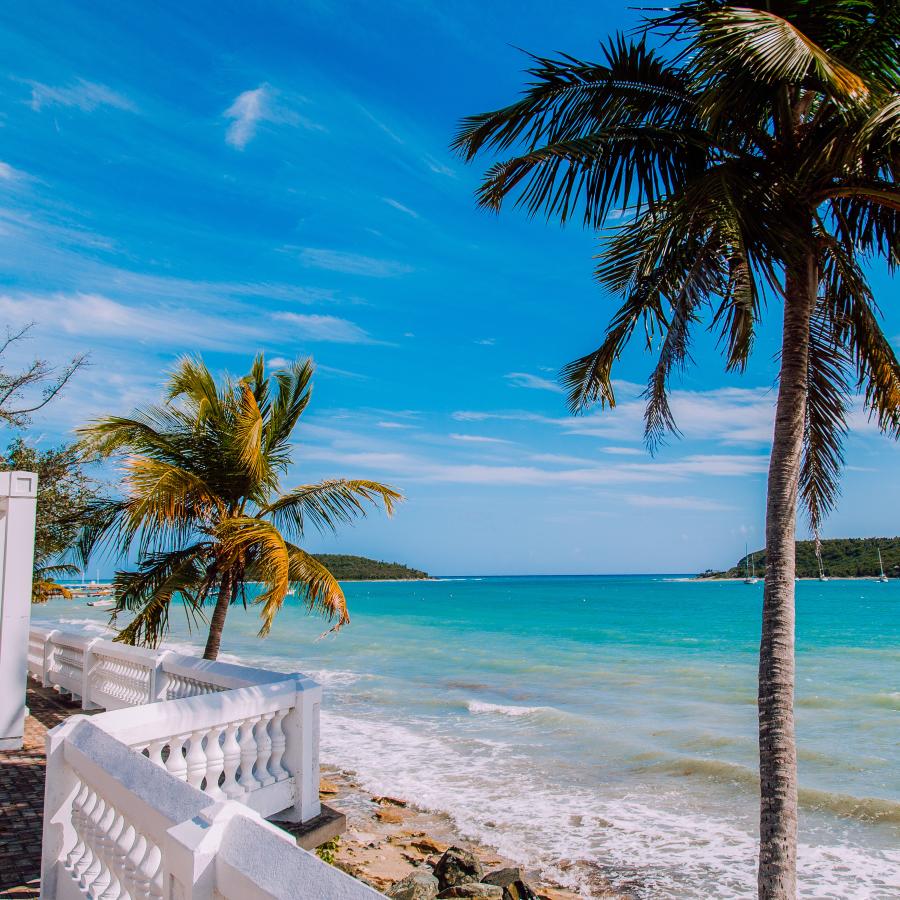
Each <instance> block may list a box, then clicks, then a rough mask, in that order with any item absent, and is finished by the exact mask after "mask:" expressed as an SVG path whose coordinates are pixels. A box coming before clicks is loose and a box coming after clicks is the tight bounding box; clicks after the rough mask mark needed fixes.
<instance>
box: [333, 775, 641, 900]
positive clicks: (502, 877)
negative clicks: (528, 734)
mask: <svg viewBox="0 0 900 900" xmlns="http://www.w3.org/2000/svg"><path fill="white" fill-rule="evenodd" d="M322 770H323V771H322V774H323V778H322V783H321V796H322V801H323V802H324V803H327V804H328V805H329V806H331V807H333V808H334V809H337V810H339V811H340V812H342V813H344V814H345V815H346V816H347V831H346V832H345V833H344V834H343V835H342V836H341V837H340V839H339V840H338V841H336V842H335V844H334V845H333V846H332V847H329V848H328V849H327V850H326V851H325V854H326V857H327V858H328V859H329V861H331V862H333V864H334V865H336V866H338V867H339V868H340V869H343V870H344V871H345V872H347V873H348V874H350V875H353V876H354V877H355V878H359V879H360V880H362V881H364V882H366V883H367V884H369V885H370V886H372V887H373V888H375V889H376V890H378V891H381V892H382V893H385V894H386V895H387V896H388V897H392V898H394V900H433V898H441V900H443V898H483V900H537V898H540V900H581V898H583V897H585V896H586V895H584V894H580V893H576V892H573V891H571V890H568V889H566V888H565V887H563V886H562V885H560V884H557V883H555V882H552V881H547V880H545V879H544V878H543V877H542V875H541V873H540V872H538V871H532V870H526V869H523V868H521V867H519V866H518V865H517V863H516V861H514V860H510V859H507V858H506V857H504V856H502V855H501V854H499V853H497V852H496V850H495V849H493V848H491V847H486V846H483V845H481V844H478V843H476V842H473V841H470V840H468V839H466V838H465V837H464V836H463V835H461V834H459V833H458V832H457V831H456V830H455V828H454V826H453V823H452V822H451V820H450V819H449V817H447V816H443V815H440V814H435V813H429V812H425V811H423V810H420V809H417V808H416V807H415V805H414V804H413V803H411V802H409V801H407V800H406V799H405V798H401V797H378V796H373V795H372V794H371V793H369V792H367V791H365V790H363V788H362V786H361V785H360V784H359V782H358V781H357V780H356V778H355V775H354V773H353V772H347V771H343V770H341V769H339V768H336V767H333V766H323V767H322ZM627 896H628V895H626V894H622V893H620V892H617V891H614V890H613V889H612V888H611V887H609V885H602V884H598V885H597V886H596V888H594V887H592V890H591V893H590V897H592V898H611V900H612V898H620V900H625V898H627Z"/></svg>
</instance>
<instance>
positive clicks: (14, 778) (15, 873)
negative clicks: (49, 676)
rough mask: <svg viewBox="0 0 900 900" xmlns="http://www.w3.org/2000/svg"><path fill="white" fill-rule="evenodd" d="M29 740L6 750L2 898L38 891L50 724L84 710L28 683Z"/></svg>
mask: <svg viewBox="0 0 900 900" xmlns="http://www.w3.org/2000/svg"><path fill="white" fill-rule="evenodd" d="M28 708H29V710H30V711H31V715H30V716H28V718H27V719H26V720H25V746H24V747H23V748H22V749H21V750H3V751H0V898H4V897H16V898H21V897H37V895H38V883H39V879H40V874H41V829H42V819H43V816H42V813H43V808H44V764H45V761H44V739H45V737H46V735H47V729H49V728H53V727H54V725H58V724H59V723H60V722H62V721H63V719H65V718H66V717H67V716H70V715H72V714H73V713H76V712H81V709H80V708H79V706H78V705H76V704H73V703H69V702H68V701H66V700H65V699H64V698H62V697H61V696H60V695H59V694H57V693H56V692H55V691H51V690H48V689H45V688H40V687H34V686H32V685H31V684H30V683H29V686H28Z"/></svg>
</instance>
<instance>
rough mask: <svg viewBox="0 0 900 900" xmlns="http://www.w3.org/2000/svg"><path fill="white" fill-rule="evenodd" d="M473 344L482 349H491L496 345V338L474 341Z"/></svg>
mask: <svg viewBox="0 0 900 900" xmlns="http://www.w3.org/2000/svg"><path fill="white" fill-rule="evenodd" d="M475 343H476V344H480V345H481V346H482V347H493V346H494V345H495V344H496V343H497V338H481V339H480V340H477V341H475ZM507 377H508V376H507Z"/></svg>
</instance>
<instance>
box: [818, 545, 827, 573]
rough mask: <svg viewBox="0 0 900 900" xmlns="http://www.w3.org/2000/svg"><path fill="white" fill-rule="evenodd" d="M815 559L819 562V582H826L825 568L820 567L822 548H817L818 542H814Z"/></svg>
mask: <svg viewBox="0 0 900 900" xmlns="http://www.w3.org/2000/svg"><path fill="white" fill-rule="evenodd" d="M816 559H817V560H818V561H819V581H828V576H827V575H826V574H825V567H824V566H823V565H822V548H821V547H820V546H819V541H818V540H816Z"/></svg>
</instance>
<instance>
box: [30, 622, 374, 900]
mask: <svg viewBox="0 0 900 900" xmlns="http://www.w3.org/2000/svg"><path fill="white" fill-rule="evenodd" d="M28 671H29V673H30V674H31V676H32V677H33V678H35V679H36V680H39V681H40V682H41V683H42V684H44V685H50V686H54V687H56V689H58V690H60V691H62V692H65V693H68V694H71V695H72V696H73V697H75V698H80V700H81V703H82V707H83V708H84V709H98V708H99V709H103V710H105V711H104V712H101V713H99V714H97V715H94V716H91V717H90V718H87V717H84V716H73V717H71V718H69V719H68V720H67V721H66V722H65V723H63V724H62V725H60V726H58V727H57V728H55V729H53V730H52V731H51V732H50V734H49V736H48V747H47V786H46V794H45V808H44V843H43V852H42V855H43V862H42V881H41V896H42V897H44V898H47V900H51V898H61V900H69V898H73V900H74V898H76V897H77V898H84V897H89V898H95V900H138V898H160V900H170V898H172V900H174V898H194V897H196V898H199V897H204V898H212V897H258V898H276V897H285V898H286V897H297V898H309V900H313V898H315V900H332V898H333V900H339V898H340V900H344V898H346V900H356V898H360V900H370V898H375V897H378V896H380V895H379V894H377V893H376V892H375V891H373V890H372V889H371V888H368V887H367V886H365V885H363V884H361V883H360V882H358V881H356V880H354V879H353V878H350V877H349V876H347V875H345V874H344V873H342V872H338V871H337V870H335V869H333V868H332V867H331V866H328V865H327V864H325V863H323V862H321V861H320V860H319V859H318V858H317V857H315V856H312V855H310V854H309V853H307V852H306V851H305V850H301V849H300V848H299V847H298V846H297V845H296V843H295V842H294V840H293V839H292V838H290V837H289V836H288V835H287V833H286V832H283V831H281V830H280V829H278V828H276V827H275V826H273V825H270V824H269V823H268V822H266V821H265V819H264V818H263V817H267V816H275V815H277V816H278V818H279V819H283V820H290V821H295V822H306V821H309V820H310V819H314V818H315V817H316V816H318V815H319V813H320V811H321V807H320V805H319V796H318V788H319V754H318V747H319V708H320V705H321V695H322V689H321V687H320V686H319V685H318V684H316V683H315V682H314V681H312V680H311V679H310V678H307V677H305V676H303V675H299V674H296V673H294V674H289V675H288V674H283V673H279V672H271V671H268V670H265V669H252V668H247V667H244V666H235V665H230V664H223V663H217V662H211V661H209V660H201V659H195V658H193V657H190V656H185V655H183V654H178V653H173V652H171V651H167V650H159V651H157V650H146V649H141V648H136V647H128V646H125V645H122V644H116V643H113V642H111V641H106V640H101V639H98V638H89V637H85V636H83V635H78V634H72V633H66V632H62V631H56V630H51V629H42V628H33V629H32V630H31V633H30V637H29V648H28ZM276 860H277V863H276ZM261 873H264V875H265V877H263V874H261ZM291 873H293V874H291ZM301 873H302V874H301ZM292 879H294V880H293V881H292ZM297 879H300V881H301V882H302V883H303V885H308V887H302V889H301V885H300V884H298V881H297ZM238 884H239V885H242V887H241V889H240V892H239V893H235V892H234V891H235V887H234V886H235V885H238Z"/></svg>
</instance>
